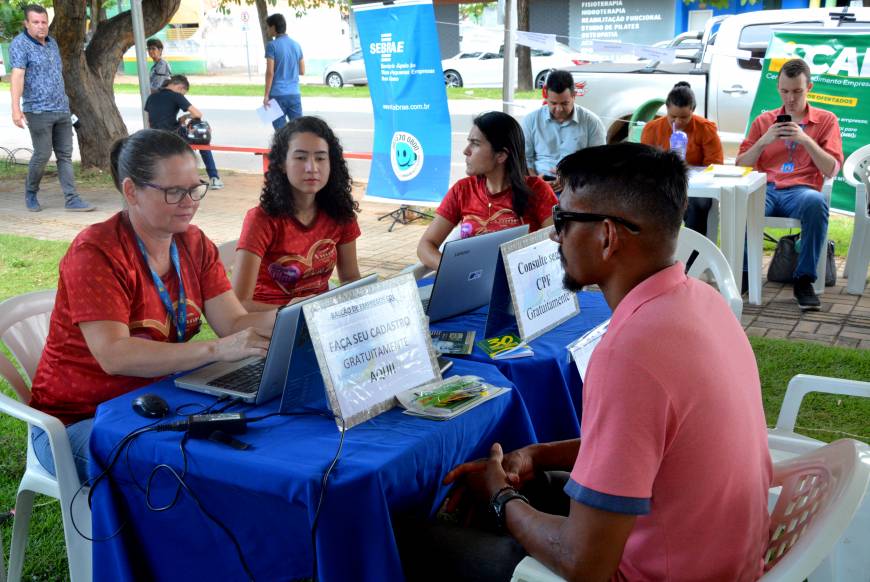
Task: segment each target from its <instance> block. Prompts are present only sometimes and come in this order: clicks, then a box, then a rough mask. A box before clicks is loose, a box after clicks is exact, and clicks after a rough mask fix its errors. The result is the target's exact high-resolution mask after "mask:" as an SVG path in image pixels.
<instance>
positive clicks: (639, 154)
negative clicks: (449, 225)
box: [403, 143, 771, 581]
mask: <svg viewBox="0 0 870 582" xmlns="http://www.w3.org/2000/svg"><path fill="white" fill-rule="evenodd" d="M558 169H559V174H560V178H561V181H562V184H564V185H565V189H564V191H563V193H562V198H561V200H560V202H561V204H562V206H561V207H559V206H557V207H556V208H554V210H553V219H554V225H555V233H554V235H553V236H554V240H555V241H556V242H558V243H560V252H561V255H562V261H563V264H564V267H565V286H566V288H568V289H571V290H575V291H577V290H580V289H581V288H582V287H583V286H586V285H591V284H597V285H598V286H599V287H600V288H601V290H602V292H603V293H604V296H605V299H606V300H607V302H608V304H609V305H610V307H611V308H612V309H613V317H612V319H611V323H610V326H609V329H608V331H607V332H606V334H605V335H604V337H603V338H602V340H601V342H600V343H599V345H598V346H597V348H596V349H595V351H594V353H593V354H592V358H591V360H590V362H589V367H588V369H587V375H586V380H585V383H584V386H583V422H582V438H581V439H576V440H572V441H561V442H555V443H545V444H536V445H530V446H527V447H524V448H522V449H519V450H517V451H514V452H512V453H509V454H507V455H505V454H503V452H502V450H501V447H500V445H499V444H498V443H496V444H493V445H492V448H491V451H490V456H489V458H488V459H483V460H479V461H474V462H471V463H465V464H463V465H460V466H459V467H457V468H455V469H454V470H453V471H451V472H450V473H449V474H448V475H447V478H446V479H445V482H446V483H454V484H456V487H455V488H454V490H453V492H452V493H451V499H450V501H449V502H448V508H453V507H454V506H456V505H461V504H462V503H463V502H468V503H470V504H471V505H472V506H473V505H474V498H476V499H477V500H478V501H479V500H488V502H489V507H490V511H491V513H492V514H493V516H494V517H495V522H496V523H497V525H498V526H499V527H501V528H502V529H503V531H506V533H507V534H510V535H504V533H501V534H499V533H496V532H492V531H482V530H471V529H470V528H460V527H456V526H453V527H452V528H449V527H446V526H432V527H430V528H429V530H428V532H431V533H428V532H427V530H426V529H425V528H424V529H423V530H422V532H421V531H420V530H418V533H417V535H418V536H422V537H424V538H425V536H426V535H430V537H431V539H430V540H425V541H422V542H418V544H419V545H420V546H421V547H424V548H425V552H426V555H428V556H437V557H438V559H437V560H431V559H429V560H426V559H422V560H418V561H417V562H418V563H421V564H424V566H423V567H422V568H421V571H414V570H413V564H414V563H415V561H414V560H413V559H411V557H410V556H408V558H407V559H406V558H403V559H404V560H405V563H406V564H407V565H408V567H407V570H408V572H407V573H408V578H409V579H410V580H428V579H437V578H438V577H439V576H441V577H442V578H441V579H445V580H447V579H449V580H472V579H473V580H507V579H508V578H509V577H510V572H511V570H512V569H513V568H514V566H515V565H516V563H517V562H518V561H519V560H520V559H522V557H523V556H524V555H525V554H526V553H528V554H531V555H532V556H534V557H535V558H537V559H538V560H539V561H541V562H542V563H544V564H545V565H546V566H548V567H549V568H551V569H552V570H554V571H555V572H557V573H559V574H560V575H561V576H563V577H565V578H567V579H569V580H573V579H583V580H670V581H677V580H701V579H704V580H729V581H743V580H747V581H748V580H755V579H756V578H758V577H759V576H760V575H761V574H762V568H763V565H762V556H763V553H764V550H765V545H766V542H767V537H768V514H767V494H768V488H769V486H770V480H771V462H770V456H769V454H768V449H767V431H766V425H765V419H764V411H763V409H762V405H761V387H760V382H759V377H758V370H757V368H756V365H755V357H754V355H753V353H752V348H751V347H750V345H749V342H748V341H747V338H746V335H745V334H744V332H743V329H742V328H741V326H740V322H739V321H737V320H736V319H735V318H734V316H733V314H732V313H731V311H730V310H729V308H728V305H727V303H726V302H725V301H724V299H723V298H722V297H721V296H720V295H719V294H718V293H717V292H716V291H715V290H713V289H712V288H711V287H710V286H708V285H706V284H704V283H702V282H700V281H698V280H696V279H690V278H687V277H686V275H685V274H684V266H683V264H682V263H679V262H675V261H674V252H675V249H676V244H677V236H678V233H679V230H680V224H681V221H682V217H683V213H684V211H685V208H686V204H687V198H686V188H687V176H686V166H685V164H684V163H683V162H682V161H681V160H680V159H679V158H678V157H677V156H676V155H675V154H672V153H669V152H663V151H660V150H657V149H655V148H652V147H650V146H646V145H642V144H634V143H621V144H616V145H608V146H600V147H594V148H587V149H584V150H581V151H579V152H577V153H575V154H571V155H570V156H568V157H566V158H565V159H563V160H562V161H561V162H560V163H559V167H558ZM698 322H704V323H703V325H700V324H699V323H698ZM572 467H573V468H572ZM556 471H570V476H569V475H568V474H567V473H562V474H561V475H562V476H563V477H562V478H561V480H560V478H559V474H558V473H556ZM554 484H556V485H558V486H560V488H561V487H564V489H563V491H564V494H563V493H562V492H560V491H558V490H554V489H553V485H554ZM468 490H470V491H471V492H472V493H476V495H467V494H462V491H468ZM534 490H537V493H538V497H539V499H542V500H544V501H546V503H547V506H548V509H549V511H547V512H545V511H542V509H543V507H544V506H542V505H539V504H538V501H537V500H535V499H534V498H533V499H532V501H531V503H530V502H529V501H528V500H527V498H526V497H525V496H524V495H523V493H526V492H527V491H528V492H529V497H530V498H531V497H532V491H534ZM560 497H561V498H562V500H563V503H561V505H562V506H563V507H562V509H558V508H557V506H558V505H560V503H559V502H558V499H559V498H560ZM478 550H479V551H478Z"/></svg>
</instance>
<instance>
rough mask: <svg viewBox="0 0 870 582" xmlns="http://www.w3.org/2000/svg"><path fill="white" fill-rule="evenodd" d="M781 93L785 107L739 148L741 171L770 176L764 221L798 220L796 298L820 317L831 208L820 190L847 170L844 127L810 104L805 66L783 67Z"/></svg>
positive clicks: (758, 122)
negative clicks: (818, 284) (816, 285)
mask: <svg viewBox="0 0 870 582" xmlns="http://www.w3.org/2000/svg"><path fill="white" fill-rule="evenodd" d="M777 87H778V89H779V96H780V98H781V99H782V107H780V108H779V109H775V110H773V111H766V112H765V113H762V114H761V115H759V116H758V117H756V118H755V121H753V122H752V125H751V126H750V128H749V135H748V136H746V139H745V140H743V143H741V144H740V152H739V155H738V156H737V165H738V166H753V167H754V168H755V169H756V170H758V171H759V172H766V173H767V197H766V198H765V209H764V214H765V216H785V217H789V218H797V219H800V221H801V240H802V241H803V242H802V243H801V248H800V252H799V254H798V263H797V268H796V269H795V272H794V296H795V299H797V302H798V305H799V306H800V308H801V309H802V310H804V311H818V310H819V307H820V302H819V298H818V297H816V294H815V292H814V291H813V281H815V280H816V265H817V264H818V261H819V255H820V254H821V253H822V250H823V249H822V247H823V246H824V244H825V239H826V238H827V235H828V204H827V202H825V197H824V196H823V195H822V194H821V190H822V185H823V184H824V181H825V178H826V177H828V178H832V177H834V176H836V175H837V172H839V171H840V166H841V165H842V164H843V142H842V139H841V138H840V124H839V123H838V122H837V116H836V115H834V114H833V113H831V112H830V111H825V110H824V109H817V108H815V107H812V106H810V105H809V103H807V94H808V93H809V92H810V91H811V90H812V88H813V83H812V81H811V80H810V67H809V65H807V64H806V63H805V62H804V61H803V60H801V59H792V60H790V61H786V62H785V63H784V64H783V65H782V68H781V69H780V72H779V80H778V81H777ZM745 264H746V261H744V265H745ZM744 268H745V267H744ZM744 279H745V277H744Z"/></svg>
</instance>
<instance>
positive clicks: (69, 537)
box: [0, 290, 91, 582]
mask: <svg viewBox="0 0 870 582" xmlns="http://www.w3.org/2000/svg"><path fill="white" fill-rule="evenodd" d="M55 295H56V293H55V291H54V290H49V291H35V292H33V293H26V294H24V295H19V296H18V297H13V298H11V299H7V300H6V301H4V302H3V303H0V339H2V341H3V343H4V344H6V347H7V348H9V351H10V352H11V353H12V356H13V357H14V358H15V359H16V360H17V361H18V363H19V364H20V365H21V367H22V368H23V369H24V371H25V374H26V376H27V382H25V379H24V378H23V377H22V376H21V374H20V373H19V372H18V370H17V369H16V368H15V365H14V364H13V362H11V361H10V360H9V359H8V358H6V356H5V355H3V354H2V353H0V375H2V377H3V378H4V379H5V380H6V381H7V382H9V383H10V384H11V385H12V386H13V388H14V389H15V391H16V392H17V393H18V396H19V398H20V399H21V401H18V400H15V399H14V398H10V397H9V396H7V395H5V394H3V393H0V413H4V414H8V415H9V416H11V417H13V418H17V419H18V420H21V421H23V422H26V423H27V425H28V430H27V461H26V465H25V470H24V475H23V476H22V478H21V483H20V484H19V486H18V495H17V498H16V502H15V521H14V523H13V526H12V543H11V546H10V549H9V582H18V581H19V580H21V571H22V567H23V565H24V550H25V548H26V546H27V534H28V529H29V526H30V516H31V512H32V510H33V498H34V494H35V493H41V494H43V495H47V496H50V497H54V498H55V499H58V500H59V501H60V509H61V515H62V519H63V529H64V538H65V541H66V548H67V557H68V558H69V573H70V579H71V580H72V582H79V581H84V580H90V579H91V543H90V542H89V541H88V540H86V539H85V538H83V537H82V536H80V535H79V534H78V533H77V532H76V531H75V529H74V527H73V525H72V519H73V517H72V516H73V514H75V522H76V525H77V526H78V527H79V529H80V530H81V531H82V532H84V533H85V534H86V535H90V532H91V512H90V508H89V507H88V505H87V494H88V490H87V489H85V490H83V492H82V493H81V494H80V495H79V496H78V497H77V498H76V502H75V503H74V504H72V508H71V507H70V506H71V502H72V500H73V496H74V494H75V493H76V491H77V490H79V489H80V488H81V481H80V480H79V478H78V474H77V472H76V467H75V463H74V461H73V457H72V452H71V450H70V443H69V438H68V437H67V433H66V428H65V427H64V426H63V424H62V423H61V422H60V421H59V420H58V419H57V418H55V417H53V416H50V415H48V414H45V413H44V412H40V411H38V410H36V409H34V408H31V407H30V406H28V405H27V403H28V402H29V401H30V389H29V385H30V381H31V380H32V379H33V376H34V375H35V374H36V367H37V365H38V364H39V358H40V357H41V355H42V351H43V348H44V346H45V340H46V338H47V337H48V326H49V321H50V317H51V311H52V309H53V308H54V300H55ZM33 427H38V428H40V429H42V430H43V431H45V433H46V434H47V435H48V440H49V444H50V446H51V452H52V456H53V458H54V465H55V474H56V475H57V476H56V477H55V476H53V475H51V474H50V473H49V472H48V471H46V470H45V469H44V468H43V467H42V465H41V464H40V463H39V460H37V458H36V454H35V453H34V452H33V444H32V442H31V437H30V432H31V430H32V429H33Z"/></svg>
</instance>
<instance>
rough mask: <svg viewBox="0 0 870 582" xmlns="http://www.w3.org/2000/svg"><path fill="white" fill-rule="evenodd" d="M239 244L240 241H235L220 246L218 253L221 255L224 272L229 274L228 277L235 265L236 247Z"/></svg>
mask: <svg viewBox="0 0 870 582" xmlns="http://www.w3.org/2000/svg"><path fill="white" fill-rule="evenodd" d="M238 242H239V239H234V240H228V241H227V242H225V243H223V244H220V245H218V253H220V257H221V262H222V263H223V264H224V271H226V272H227V275H229V274H230V273H232V270H233V263H234V262H235V260H236V245H237V244H238Z"/></svg>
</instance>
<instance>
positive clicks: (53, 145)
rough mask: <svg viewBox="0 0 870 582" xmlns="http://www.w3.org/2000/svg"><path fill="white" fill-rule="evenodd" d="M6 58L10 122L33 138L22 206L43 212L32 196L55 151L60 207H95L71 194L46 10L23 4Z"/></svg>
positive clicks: (64, 112) (64, 108)
mask: <svg viewBox="0 0 870 582" xmlns="http://www.w3.org/2000/svg"><path fill="white" fill-rule="evenodd" d="M9 61H10V64H11V65H12V122H13V123H15V125H17V126H18V127H20V128H21V129H24V127H25V126H27V128H28V129H29V130H30V138H31V140H32V141H33V156H31V158H30V167H29V169H28V171H27V182H26V184H25V193H24V201H25V204H26V205H27V209H28V210H30V211H31V212H39V211H40V210H42V206H40V205H39V201H38V200H37V199H36V194H37V192H39V183H40V182H41V181H42V176H43V174H44V173H45V164H47V163H48V159H49V158H50V157H51V151H52V150H54V155H55V157H56V158H57V173H58V177H59V179H60V185H61V188H62V189H63V195H64V198H65V199H66V200H65V204H64V208H66V210H69V211H71V212H89V211H91V210H94V209H95V207H94V206H93V205H92V204H89V203H88V202H85V201H84V200H82V199H81V198H79V195H78V192H76V185H75V177H74V175H73V167H72V151H73V143H72V121H71V120H70V110H69V100H68V99H67V96H66V88H65V87H64V84H63V74H62V72H61V60H60V51H59V50H58V48H57V41H56V40H55V39H53V38H51V37H50V36H48V13H47V12H46V10H45V8H43V7H42V6H39V5H37V4H29V5H27V6H25V7H24V30H23V31H22V32H21V34H19V35H18V36H16V37H15V38H14V39H13V40H12V43H11V44H10V45H9ZM22 97H23V99H22ZM20 102H21V103H20Z"/></svg>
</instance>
